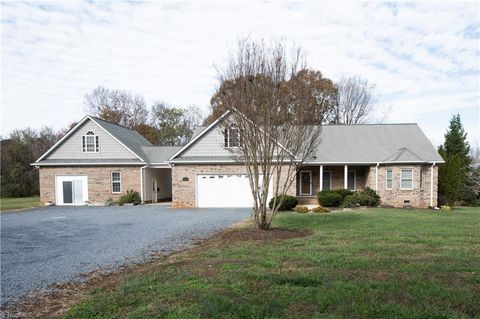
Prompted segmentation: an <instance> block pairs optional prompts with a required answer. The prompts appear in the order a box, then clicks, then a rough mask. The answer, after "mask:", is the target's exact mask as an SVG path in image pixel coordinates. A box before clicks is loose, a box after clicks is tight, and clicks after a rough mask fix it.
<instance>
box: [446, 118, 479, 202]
mask: <svg viewBox="0 0 480 319" xmlns="http://www.w3.org/2000/svg"><path fill="white" fill-rule="evenodd" d="M438 152H439V153H440V155H441V156H442V158H443V159H444V161H445V164H443V165H441V166H440V168H439V176H438V198H439V201H440V202H446V203H448V204H449V205H453V204H455V203H458V202H460V201H461V200H462V194H465V191H464V190H465V180H466V177H467V174H468V172H469V170H470V165H471V163H472V158H471V157H470V154H469V153H470V145H469V144H468V141H467V133H466V132H465V130H464V128H463V125H462V122H461V120H460V115H459V114H457V115H454V116H453V117H452V119H451V120H450V124H449V126H448V129H447V133H445V143H444V144H443V145H441V146H440V147H439V149H438Z"/></svg>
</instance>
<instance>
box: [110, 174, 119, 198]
mask: <svg viewBox="0 0 480 319" xmlns="http://www.w3.org/2000/svg"><path fill="white" fill-rule="evenodd" d="M113 174H118V181H114V180H113ZM113 183H118V186H119V189H120V191H118V192H114V191H113ZM110 185H111V190H112V194H121V193H122V172H110Z"/></svg>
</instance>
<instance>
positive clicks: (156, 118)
mask: <svg viewBox="0 0 480 319" xmlns="http://www.w3.org/2000/svg"><path fill="white" fill-rule="evenodd" d="M152 118H153V121H152V126H153V128H155V129H156V131H157V137H158V141H159V144H160V145H184V144H185V143H187V142H188V141H189V140H190V138H191V137H192V135H193V132H194V131H195V127H197V126H198V125H200V123H201V121H202V115H201V112H200V110H199V109H198V108H197V107H194V106H190V107H188V108H179V107H169V106H167V105H165V104H164V103H157V104H155V105H154V106H153V107H152Z"/></svg>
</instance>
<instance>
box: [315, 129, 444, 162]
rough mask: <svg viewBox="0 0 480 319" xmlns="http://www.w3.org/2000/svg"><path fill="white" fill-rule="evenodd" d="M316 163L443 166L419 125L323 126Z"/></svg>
mask: <svg viewBox="0 0 480 319" xmlns="http://www.w3.org/2000/svg"><path fill="white" fill-rule="evenodd" d="M320 139H321V140H320V144H319V147H318V149H317V152H316V158H315V159H314V160H312V161H313V162H320V163H378V162H380V163H386V162H443V160H442V158H441V157H440V155H439V154H438V152H437V150H436V149H435V148H434V147H433V145H432V143H431V142H430V141H429V140H428V139H427V137H426V136H425V134H424V133H423V132H422V130H421V129H420V127H419V126H418V125H417V124H366V125H326V126H323V128H322V132H321V138H320Z"/></svg>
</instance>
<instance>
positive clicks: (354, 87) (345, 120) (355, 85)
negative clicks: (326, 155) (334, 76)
mask: <svg viewBox="0 0 480 319" xmlns="http://www.w3.org/2000/svg"><path fill="white" fill-rule="evenodd" d="M337 87H338V95H337V102H336V103H335V107H334V110H333V117H332V121H331V122H332V124H362V123H367V122H372V121H375V122H382V121H383V120H384V119H385V118H386V116H387V113H385V115H384V117H383V119H379V120H378V119H377V120H375V119H374V117H373V116H374V114H373V113H374V106H375V104H376V102H377V98H376V95H375V86H374V85H371V84H370V83H368V81H367V80H365V79H362V78H360V77H358V76H353V77H349V78H345V77H344V78H342V79H341V80H340V81H339V82H338V83H337Z"/></svg>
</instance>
